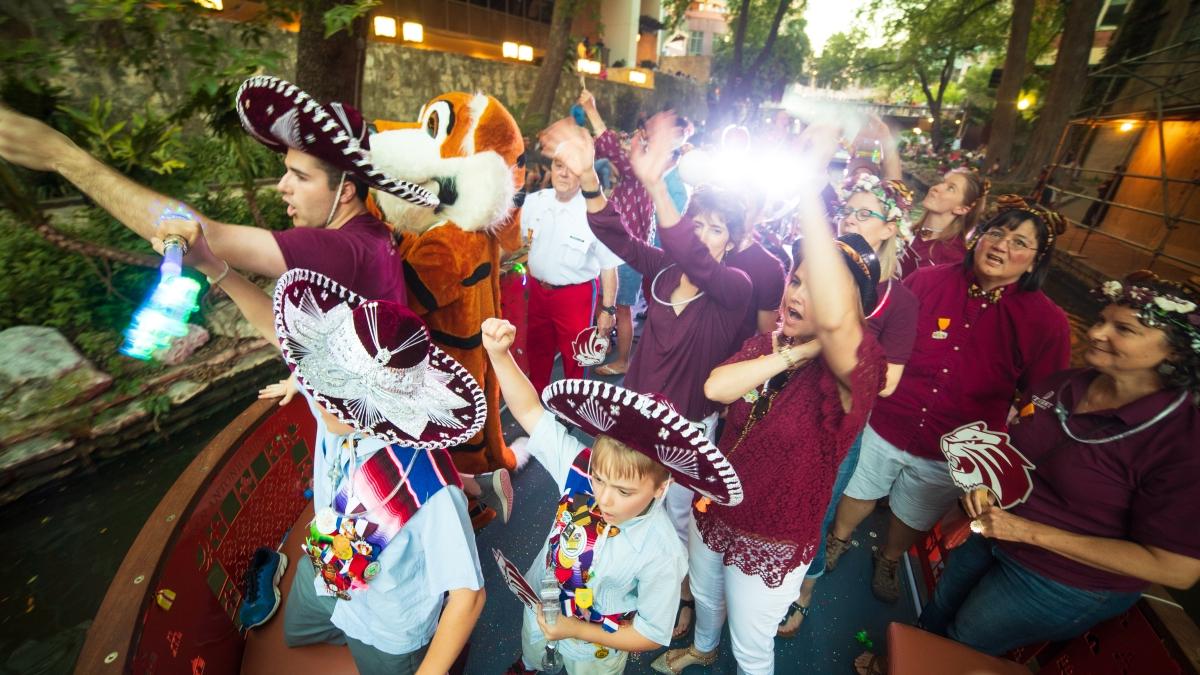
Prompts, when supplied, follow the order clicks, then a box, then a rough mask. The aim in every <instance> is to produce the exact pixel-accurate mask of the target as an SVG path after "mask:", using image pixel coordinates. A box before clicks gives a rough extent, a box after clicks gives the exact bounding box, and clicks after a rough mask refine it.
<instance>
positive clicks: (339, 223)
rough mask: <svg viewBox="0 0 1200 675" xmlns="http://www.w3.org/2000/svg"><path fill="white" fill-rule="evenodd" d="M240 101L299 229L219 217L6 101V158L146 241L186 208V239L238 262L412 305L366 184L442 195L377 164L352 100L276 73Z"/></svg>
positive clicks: (0, 112)
mask: <svg viewBox="0 0 1200 675" xmlns="http://www.w3.org/2000/svg"><path fill="white" fill-rule="evenodd" d="M237 103H238V112H239V114H240V116H241V118H242V124H243V126H244V127H245V128H246V131H247V133H249V134H250V135H251V136H252V137H254V138H255V139H256V140H258V141H259V142H261V143H263V144H264V145H266V146H267V147H269V148H271V149H273V150H275V151H277V152H281V153H286V157H285V158H284V167H285V169H286V171H285V173H284V174H283V177H282V178H280V179H279V183H278V184H276V186H275V187H276V189H277V190H278V191H279V194H280V196H281V197H282V198H283V201H284V203H286V204H287V214H288V216H289V217H290V218H291V219H292V224H293V225H294V226H295V227H294V228H293V229H291V230H287V231H284V232H272V231H270V230H265V229H262V228H259V227H248V226H243V225H230V224H226V223H220V222H217V221H215V220H212V219H211V218H208V217H206V216H204V215H203V214H200V213H198V212H196V211H194V210H192V209H190V208H189V207H186V206H185V205H184V204H183V203H182V202H181V201H179V200H175V199H171V198H169V197H166V196H164V195H161V194H158V193H156V192H154V191H153V190H150V189H149V188H147V187H145V186H143V185H139V184H137V183H135V182H134V181H132V180H130V179H129V178H127V177H125V176H123V175H121V174H119V173H117V172H116V171H115V170H113V169H112V168H111V167H108V166H106V165H104V164H103V163H101V162H100V161H99V160H97V159H96V158H94V157H92V156H91V155H89V154H88V153H87V152H86V151H85V150H83V149H82V148H80V147H79V146H77V145H75V143H73V142H72V141H71V140H70V139H68V138H67V137H66V136H64V135H62V134H60V133H59V132H57V131H55V130H54V129H51V128H50V127H49V126H47V125H45V124H43V123H41V122H39V121H37V120H34V119H32V118H29V117H26V116H24V115H20V114H18V113H16V112H13V111H12V110H9V109H8V108H4V107H2V106H0V157H3V158H4V159H6V160H8V161H10V162H13V163H14V164H19V165H21V166H24V167H27V168H30V169H35V170H38V171H56V172H57V173H59V174H60V175H61V176H62V177H63V178H66V179H67V180H68V181H70V182H71V183H73V184H74V185H75V187H77V188H79V190H80V191H81V192H83V193H84V194H86V195H88V196H89V197H91V198H92V199H93V200H94V201H95V202H96V203H97V204H99V205H100V206H101V207H102V208H104V209H105V210H106V211H108V212H109V213H110V214H112V216H113V217H114V218H116V219H117V220H119V221H121V223H123V224H124V225H125V226H126V227H128V228H129V229H131V230H133V231H134V232H135V233H136V234H138V235H139V236H141V237H142V238H143V239H146V240H150V239H151V238H152V237H153V236H154V232H155V228H156V226H157V224H158V223H159V221H161V220H163V219H164V214H167V213H168V212H171V211H175V212H180V211H182V213H184V214H186V215H184V216H182V217H183V218H186V219H189V220H191V221H192V222H191V223H190V224H188V225H187V226H186V227H184V228H182V230H181V231H185V232H189V233H190V234H189V236H188V237H187V238H188V239H189V241H195V239H196V237H197V236H199V233H200V230H201V229H203V230H204V235H205V239H206V240H207V241H208V245H209V247H210V248H211V249H212V252H213V253H214V254H215V255H216V256H217V257H218V258H221V259H222V260H224V261H225V262H227V263H228V264H229V266H230V267H232V268H235V269H239V270H243V271H246V272H251V273H254V274H258V275H262V276H267V277H278V276H280V275H281V274H283V273H284V272H285V271H287V270H288V269H291V268H295V267H303V268H307V269H311V270H314V271H317V272H320V273H321V274H324V275H326V276H328V277H330V278H332V279H334V280H336V281H338V282H339V283H341V284H343V285H344V286H346V287H347V288H350V289H351V290H353V291H355V292H356V293H359V294H360V295H363V296H364V297H367V298H370V299H373V300H376V299H377V300H391V301H394V302H399V303H402V304H407V300H406V298H405V292H404V277H403V273H402V272H401V271H400V269H401V268H400V264H399V260H398V259H396V257H395V255H394V254H393V252H392V245H391V235H390V232H389V230H388V228H387V226H386V225H384V224H383V223H382V222H380V221H379V220H378V219H377V218H375V217H374V216H372V215H371V214H369V213H368V212H367V209H366V206H365V204H364V200H365V199H366V194H367V188H368V187H376V188H378V189H384V190H388V191H389V192H391V193H393V194H396V195H397V196H399V197H401V198H404V199H409V200H410V201H413V202H414V203H420V204H426V205H428V204H436V203H437V197H436V196H434V195H432V194H431V193H429V192H428V191H426V190H424V189H422V188H421V187H419V186H416V185H413V184H411V183H406V182H403V181H397V180H393V179H390V178H388V177H386V176H384V175H383V174H381V173H380V172H378V171H377V170H375V169H374V168H373V166H372V165H371V163H370V154H369V148H370V144H369V139H368V138H367V128H366V125H365V123H364V121H363V119H362V116H361V115H360V114H359V113H358V111H356V110H354V109H353V108H351V107H349V106H345V105H342V104H340V103H332V104H330V105H328V106H323V105H320V104H318V103H316V102H315V101H313V100H312V99H311V98H310V97H308V95H307V94H305V93H304V92H303V91H300V90H299V89H298V88H296V87H295V86H294V85H292V84H289V83H287V82H284V81H283V80H279V79H278V78H273V77H254V78H250V79H249V80H247V81H246V82H245V83H244V84H243V85H242V87H241V89H239V90H238V97H237ZM252 103H254V104H257V105H251V104H252ZM331 124H333V125H334V126H332V127H331V126H329V125H331Z"/></svg>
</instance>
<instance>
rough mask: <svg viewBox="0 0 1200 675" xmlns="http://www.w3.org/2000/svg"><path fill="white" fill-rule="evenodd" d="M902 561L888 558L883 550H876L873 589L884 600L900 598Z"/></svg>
mask: <svg viewBox="0 0 1200 675" xmlns="http://www.w3.org/2000/svg"><path fill="white" fill-rule="evenodd" d="M899 568H900V561H899V560H888V559H887V558H885V557H883V552H882V551H876V552H875V573H874V574H873V575H872V576H871V591H872V592H873V593H875V597H877V598H879V599H880V600H882V601H884V602H896V600H898V599H899V598H900V570H899Z"/></svg>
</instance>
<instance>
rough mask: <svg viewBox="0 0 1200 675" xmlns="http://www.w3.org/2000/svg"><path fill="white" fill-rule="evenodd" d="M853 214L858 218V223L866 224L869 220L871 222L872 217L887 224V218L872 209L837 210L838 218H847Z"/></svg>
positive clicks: (844, 208)
mask: <svg viewBox="0 0 1200 675" xmlns="http://www.w3.org/2000/svg"><path fill="white" fill-rule="evenodd" d="M851 213H853V214H854V217H855V218H857V219H858V222H860V223H865V222H867V221H868V220H870V219H871V218H872V217H875V218H878V219H880V220H882V221H883V222H885V223H886V222H887V216H885V215H883V214H882V213H879V212H878V211H872V210H871V209H858V210H854V209H851V208H848V207H845V206H843V207H842V208H840V209H838V210H837V216H838V218H845V217H846V216H848V215H850V214H851Z"/></svg>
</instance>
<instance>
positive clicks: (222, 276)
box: [204, 262, 229, 286]
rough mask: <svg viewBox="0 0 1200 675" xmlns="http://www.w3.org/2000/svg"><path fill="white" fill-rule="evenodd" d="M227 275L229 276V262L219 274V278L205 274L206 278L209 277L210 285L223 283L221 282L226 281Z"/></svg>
mask: <svg viewBox="0 0 1200 675" xmlns="http://www.w3.org/2000/svg"><path fill="white" fill-rule="evenodd" d="M227 276H229V263H228V262H226V263H225V269H224V270H223V271H222V272H221V273H220V274H218V275H217V278H215V279H214V278H212V277H210V276H208V275H205V276H204V278H205V279H208V285H209V286H219V285H220V284H221V282H222V281H224V280H225V277H227Z"/></svg>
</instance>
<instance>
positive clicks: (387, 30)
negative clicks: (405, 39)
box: [375, 16, 396, 38]
mask: <svg viewBox="0 0 1200 675" xmlns="http://www.w3.org/2000/svg"><path fill="white" fill-rule="evenodd" d="M375 34H376V35H378V36H379V37H390V38H394V37H396V20H395V19H393V18H392V17H390V16H377V17H375Z"/></svg>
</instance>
